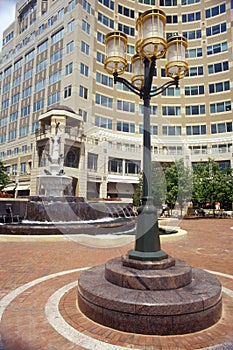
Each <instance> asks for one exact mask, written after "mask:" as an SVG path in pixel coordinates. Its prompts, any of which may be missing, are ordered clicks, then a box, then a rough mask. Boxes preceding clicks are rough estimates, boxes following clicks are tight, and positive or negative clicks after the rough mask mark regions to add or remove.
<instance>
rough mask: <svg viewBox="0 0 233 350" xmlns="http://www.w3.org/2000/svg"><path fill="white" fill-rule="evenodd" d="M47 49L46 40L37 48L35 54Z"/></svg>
mask: <svg viewBox="0 0 233 350" xmlns="http://www.w3.org/2000/svg"><path fill="white" fill-rule="evenodd" d="M47 48H48V39H47V40H45V41H44V42H43V43H42V44H40V45H38V46H37V54H40V53H41V52H43V51H45V50H47Z"/></svg>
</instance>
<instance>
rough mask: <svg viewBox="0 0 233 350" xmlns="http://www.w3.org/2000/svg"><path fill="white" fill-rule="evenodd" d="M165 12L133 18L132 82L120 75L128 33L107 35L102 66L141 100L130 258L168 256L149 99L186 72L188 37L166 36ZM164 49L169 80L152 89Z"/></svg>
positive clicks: (123, 70) (149, 12)
mask: <svg viewBox="0 0 233 350" xmlns="http://www.w3.org/2000/svg"><path fill="white" fill-rule="evenodd" d="M165 26H166V14H165V13H164V12H163V11H162V10H160V9H150V10H148V11H145V12H144V13H143V14H142V15H141V16H140V17H139V18H138V20H137V22H136V29H137V31H138V40H137V42H136V54H135V55H134V56H133V57H132V67H133V76H132V79H131V82H129V81H128V80H126V79H124V78H122V77H120V76H119V75H121V74H123V73H124V72H125V71H126V69H127V59H126V51H127V36H126V35H125V34H124V33H122V32H119V31H114V32H111V33H108V34H107V35H106V39H105V44H106V58H105V61H104V68H105V69H106V70H107V72H108V73H110V74H113V76H114V83H115V84H116V83H117V82H120V83H122V84H124V85H125V86H127V87H128V88H129V90H131V91H132V92H133V93H135V94H136V95H139V96H140V98H141V99H143V101H144V120H143V123H144V132H143V194H142V206H141V207H140V208H139V209H138V222H137V232H136V241H135V249H134V250H130V251H129V252H128V256H129V258H130V259H135V260H141V261H160V260H163V259H167V258H168V255H167V253H166V252H164V251H163V250H161V247H160V238H159V229H158V217H157V212H156V208H155V206H154V198H153V196H152V176H151V174H152V166H151V132H150V99H151V97H153V96H156V95H159V94H161V93H162V92H163V91H164V90H166V89H167V88H168V87H170V86H176V88H178V85H179V79H181V78H183V77H184V76H185V75H186V73H187V72H188V64H187V62H186V60H185V53H186V49H187V40H186V39H185V38H184V37H182V36H179V35H177V36H174V37H171V38H169V39H168V40H166V39H165ZM165 53H166V56H167V63H166V65H165V70H166V74H167V76H169V77H170V78H171V79H172V80H170V81H169V82H167V83H165V84H164V85H162V86H161V87H159V88H156V89H152V81H153V76H154V72H155V66H156V60H157V59H159V58H161V57H163V56H164V55H165Z"/></svg>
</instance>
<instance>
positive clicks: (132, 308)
mask: <svg viewBox="0 0 233 350" xmlns="http://www.w3.org/2000/svg"><path fill="white" fill-rule="evenodd" d="M127 262H128V258H127V256H126V257H125V256H124V257H122V258H115V259H112V260H109V261H108V262H107V263H106V265H99V266H96V267H93V268H91V269H89V270H87V271H85V272H83V273H82V274H81V275H80V277H79V281H78V298H77V301H78V306H79V309H80V310H81V312H82V313H83V314H85V315H86V316H87V317H89V318H90V319H92V320H93V321H95V322H97V323H100V324H101V325H104V326H108V327H111V328H114V329H118V330H120V331H124V332H131V333H138V334H148V335H149V334H150V335H175V334H185V333H193V332H196V331H200V330H203V329H205V328H208V327H210V326H212V325H213V324H215V323H216V322H217V321H218V320H219V319H220V318H221V314H222V297H221V289H222V288H221V284H220V283H219V281H218V279H217V278H216V277H214V276H213V275H211V274H209V273H207V272H205V271H203V270H201V269H197V268H195V267H191V266H189V265H188V264H187V263H185V262H183V261H181V260H177V259H173V258H170V257H168V261H167V263H165V262H164V266H166V267H165V268H163V269H161V265H158V266H157V268H156V264H155V266H154V268H148V264H149V265H150V263H149V262H147V266H146V267H145V269H142V266H141V264H140V266H139V267H137V266H138V261H135V266H134V261H130V264H128V263H127ZM125 263H126V265H125ZM128 265H130V266H128ZM132 266H134V267H132ZM167 266H168V267H167Z"/></svg>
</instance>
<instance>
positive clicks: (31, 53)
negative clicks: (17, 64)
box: [25, 49, 35, 63]
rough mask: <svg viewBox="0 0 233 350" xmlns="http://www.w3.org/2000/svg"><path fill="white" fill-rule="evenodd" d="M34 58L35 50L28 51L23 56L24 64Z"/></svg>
mask: <svg viewBox="0 0 233 350" xmlns="http://www.w3.org/2000/svg"><path fill="white" fill-rule="evenodd" d="M34 56H35V49H33V50H32V51H30V52H29V53H27V54H26V55H25V62H26V63H27V62H29V61H31V60H33V58H34Z"/></svg>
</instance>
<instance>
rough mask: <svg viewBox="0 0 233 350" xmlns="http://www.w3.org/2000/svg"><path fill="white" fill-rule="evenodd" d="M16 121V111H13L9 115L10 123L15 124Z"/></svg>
mask: <svg viewBox="0 0 233 350" xmlns="http://www.w3.org/2000/svg"><path fill="white" fill-rule="evenodd" d="M17 119H18V111H15V112H13V113H11V114H10V123H13V122H15V121H16V120H17Z"/></svg>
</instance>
